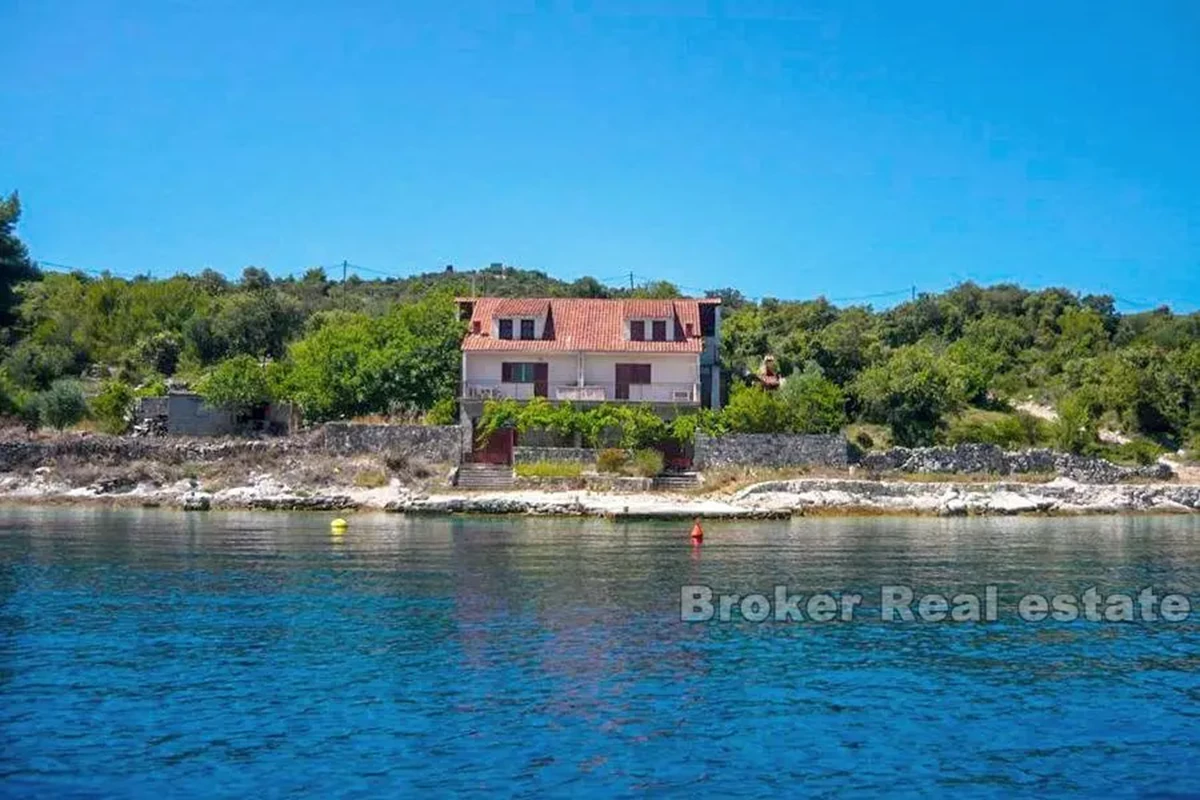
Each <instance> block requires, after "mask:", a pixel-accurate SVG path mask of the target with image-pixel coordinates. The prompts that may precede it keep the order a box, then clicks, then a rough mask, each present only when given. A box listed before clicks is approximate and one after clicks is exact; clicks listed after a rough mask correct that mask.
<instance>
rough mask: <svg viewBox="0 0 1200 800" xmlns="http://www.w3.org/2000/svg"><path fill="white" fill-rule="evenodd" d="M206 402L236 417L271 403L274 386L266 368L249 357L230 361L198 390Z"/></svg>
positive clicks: (218, 368)
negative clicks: (272, 386) (272, 387)
mask: <svg viewBox="0 0 1200 800" xmlns="http://www.w3.org/2000/svg"><path fill="white" fill-rule="evenodd" d="M196 390H197V392H198V393H199V394H200V396H201V397H203V398H204V401H205V402H206V403H208V404H209V405H211V406H213V407H215V408H223V409H225V410H227V411H230V412H232V413H234V414H236V415H244V414H248V413H250V412H251V411H253V410H254V408H255V407H257V406H260V405H262V404H263V403H269V402H271V399H272V395H271V384H270V380H269V378H268V376H267V370H266V368H265V367H264V366H263V365H262V364H261V363H259V361H258V359H256V358H255V357H254V356H249V355H238V356H233V357H232V358H228V359H226V360H224V361H222V362H220V363H219V364H217V365H216V366H215V367H213V368H212V369H211V370H209V372H208V374H207V375H205V376H204V378H203V380H201V381H200V384H199V386H197V387H196Z"/></svg>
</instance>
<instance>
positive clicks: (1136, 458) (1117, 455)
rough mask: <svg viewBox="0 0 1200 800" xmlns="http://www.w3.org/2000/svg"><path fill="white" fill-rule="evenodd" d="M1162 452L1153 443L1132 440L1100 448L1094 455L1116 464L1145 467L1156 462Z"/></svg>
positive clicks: (1144, 440)
mask: <svg viewBox="0 0 1200 800" xmlns="http://www.w3.org/2000/svg"><path fill="white" fill-rule="evenodd" d="M1164 452H1165V451H1164V450H1163V448H1161V447H1159V446H1158V445H1156V444H1155V443H1154V442H1151V441H1149V440H1147V439H1134V440H1133V441H1131V442H1126V443H1125V444H1115V445H1106V446H1103V447H1100V448H1098V449H1097V451H1096V455H1099V456H1103V457H1104V458H1107V459H1108V460H1109V461H1115V462H1117V463H1118V464H1136V465H1138V466H1141V467H1145V466H1149V465H1150V464H1153V463H1154V462H1156V461H1158V458H1159V456H1161V455H1162V454H1163V453H1164Z"/></svg>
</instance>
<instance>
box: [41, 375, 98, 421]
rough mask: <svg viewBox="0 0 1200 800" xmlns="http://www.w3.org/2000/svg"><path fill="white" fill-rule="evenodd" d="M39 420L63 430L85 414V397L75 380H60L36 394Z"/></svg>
mask: <svg viewBox="0 0 1200 800" xmlns="http://www.w3.org/2000/svg"><path fill="white" fill-rule="evenodd" d="M38 407H39V417H40V420H41V422H43V423H45V424H47V425H49V426H51V427H52V428H57V429H58V430H60V431H61V430H64V429H66V428H69V427H71V426H72V425H74V424H75V423H76V422H79V421H80V420H81V419H83V418H84V417H85V416H86V415H87V399H86V398H85V397H84V396H83V389H81V388H80V386H79V384H78V383H76V382H75V381H70V380H61V381H55V382H54V384H53V385H52V386H51V387H50V388H49V389H47V390H46V391H44V392H42V393H41V394H40V395H38Z"/></svg>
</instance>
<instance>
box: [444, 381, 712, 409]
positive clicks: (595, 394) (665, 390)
mask: <svg viewBox="0 0 1200 800" xmlns="http://www.w3.org/2000/svg"><path fill="white" fill-rule="evenodd" d="M461 389H462V391H461V394H460V396H461V397H462V398H463V399H464V400H499V399H502V398H512V399H514V400H532V399H533V398H535V397H545V398H546V399H547V400H570V401H571V402H574V403H608V402H617V403H626V402H628V403H673V404H679V405H698V404H699V403H700V384H698V383H631V384H621V385H617V384H616V383H589V384H584V385H582V386H580V385H578V384H574V383H509V382H505V381H488V380H476V381H467V382H464V383H463V384H462V386H461Z"/></svg>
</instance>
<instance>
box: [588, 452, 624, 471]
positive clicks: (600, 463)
mask: <svg viewBox="0 0 1200 800" xmlns="http://www.w3.org/2000/svg"><path fill="white" fill-rule="evenodd" d="M628 461H629V454H628V453H626V452H625V451H624V450H621V449H619V448H613V447H610V448H607V449H605V450H601V451H600V452H599V454H597V456H596V471H597V472H620V471H621V470H623V469H624V468H625V464H626V463H627V462H628Z"/></svg>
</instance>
